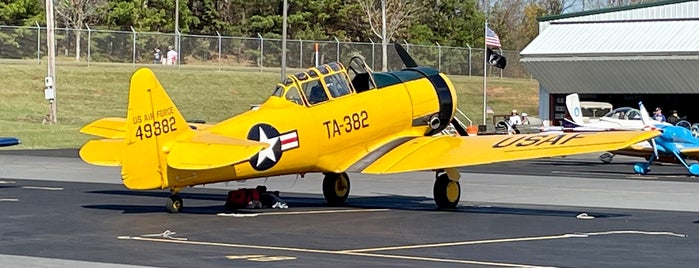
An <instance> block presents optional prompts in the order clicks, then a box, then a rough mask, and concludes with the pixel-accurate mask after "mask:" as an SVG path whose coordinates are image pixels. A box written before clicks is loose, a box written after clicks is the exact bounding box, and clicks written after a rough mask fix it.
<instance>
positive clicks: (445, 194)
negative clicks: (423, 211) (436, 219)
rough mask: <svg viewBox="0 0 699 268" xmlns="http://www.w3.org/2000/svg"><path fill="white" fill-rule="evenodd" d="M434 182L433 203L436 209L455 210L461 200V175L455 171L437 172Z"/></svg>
mask: <svg viewBox="0 0 699 268" xmlns="http://www.w3.org/2000/svg"><path fill="white" fill-rule="evenodd" d="M436 177H437V178H436V180H435V181H434V189H433V192H432V193H433V194H434V202H435V203H436V204H437V207H438V208H443V209H448V208H455V207H456V205H458V204H459V199H460V198H461V185H460V184H459V178H460V177H461V174H459V172H458V171H457V170H456V169H447V170H445V171H438V172H437V176H436Z"/></svg>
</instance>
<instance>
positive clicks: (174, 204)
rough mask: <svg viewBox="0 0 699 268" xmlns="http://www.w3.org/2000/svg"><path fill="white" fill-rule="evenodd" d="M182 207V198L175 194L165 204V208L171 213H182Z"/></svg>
mask: <svg viewBox="0 0 699 268" xmlns="http://www.w3.org/2000/svg"><path fill="white" fill-rule="evenodd" d="M182 205H183V203H182V197H180V195H177V194H173V195H171V196H170V198H169V199H168V200H167V202H166V203H165V208H167V211H168V212H170V213H180V211H182Z"/></svg>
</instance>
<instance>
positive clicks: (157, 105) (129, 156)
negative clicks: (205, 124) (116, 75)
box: [121, 68, 193, 189]
mask: <svg viewBox="0 0 699 268" xmlns="http://www.w3.org/2000/svg"><path fill="white" fill-rule="evenodd" d="M126 120H127V122H126V137H125V142H126V148H125V151H124V153H123V156H122V169H121V175H122V179H123V180H124V185H126V187H128V188H130V189H158V188H167V187H168V180H167V173H166V172H167V161H166V152H167V151H168V150H169V148H170V146H171V145H172V144H171V143H172V141H174V139H175V138H177V137H178V136H181V135H183V134H189V133H192V132H193V131H192V130H191V129H190V128H189V126H188V124H187V122H186V121H185V119H184V117H183V116H182V114H181V113H180V111H179V110H177V108H176V107H175V104H174V103H173V102H172V100H171V99H170V97H169V96H168V95H167V93H166V92H165V89H163V87H162V86H161V85H160V82H158V79H157V78H156V77H155V74H153V72H152V71H151V70H150V69H148V68H141V69H139V70H137V71H136V72H135V73H134V74H133V75H132V76H131V84H130V86H129V104H128V112H127V114H126Z"/></svg>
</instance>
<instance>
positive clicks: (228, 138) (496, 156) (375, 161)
mask: <svg viewBox="0 0 699 268" xmlns="http://www.w3.org/2000/svg"><path fill="white" fill-rule="evenodd" d="M396 50H397V51H398V54H399V56H400V57H401V58H402V60H403V62H404V64H405V66H406V69H404V70H400V71H392V72H373V71H371V69H370V68H369V67H368V66H367V65H366V63H365V62H364V61H363V59H362V58H360V57H354V58H352V59H351V61H350V64H349V65H348V66H347V67H345V66H344V65H342V64H340V63H329V64H324V65H321V66H317V67H312V68H309V69H307V70H306V71H304V72H301V73H298V74H295V75H290V76H288V77H287V79H286V80H285V81H284V82H283V83H280V84H278V85H277V86H276V88H275V89H274V91H273V93H272V95H271V96H270V97H269V98H268V99H267V100H266V101H265V102H264V103H262V104H261V105H260V106H259V107H258V108H257V109H253V110H250V111H247V112H244V113H242V114H240V115H237V116H235V117H232V118H230V119H227V120H225V121H223V122H220V123H218V124H215V125H192V124H189V123H187V122H186V121H185V119H184V118H183V116H182V114H180V112H179V111H178V109H177V108H176V107H175V105H174V104H173V102H172V100H171V99H170V98H169V97H168V95H167V93H166V92H165V90H164V89H163V88H162V86H161V85H160V83H159V82H158V80H157V79H156V77H155V75H154V74H153V72H152V71H151V70H149V69H147V68H142V69H139V70H137V71H136V72H135V73H134V74H133V76H132V78H131V84H130V91H129V102H128V111H127V114H126V118H102V119H99V120H97V121H94V122H92V123H90V124H88V125H86V126H85V127H83V128H82V129H81V132H83V133H86V134H91V135H96V136H100V137H103V138H104V139H99V140H91V141H88V142H87V143H86V144H85V145H84V146H83V147H82V148H81V150H80V156H81V158H82V159H83V160H84V161H86V162H88V163H91V164H95V165H107V166H119V165H120V166H121V167H122V169H121V175H122V180H123V183H124V185H125V186H126V187H127V188H129V189H135V190H150V189H169V190H170V191H171V196H170V198H169V199H168V200H167V202H166V208H167V210H168V211H169V212H171V213H177V212H180V210H181V209H182V206H183V202H182V198H181V197H180V196H179V195H178V193H179V192H180V191H181V190H183V189H184V188H186V187H191V186H194V185H201V184H209V183H216V182H225V181H233V180H245V179H252V178H265V177H271V176H277V175H286V174H301V175H303V174H306V173H311V172H322V173H323V174H324V175H325V177H324V179H323V186H322V189H323V195H324V197H325V200H326V201H327V202H328V203H330V204H342V203H344V202H345V201H346V199H347V197H348V195H349V191H350V180H349V177H348V175H347V173H348V172H350V173H352V172H359V173H366V174H388V173H399V172H410V171H421V170H434V171H435V172H436V180H435V183H434V199H435V202H436V204H437V206H438V207H439V208H454V207H456V205H457V204H458V202H459V199H460V193H461V186H460V184H459V178H460V174H459V172H458V171H457V169H456V168H457V167H460V166H466V165H478V164H486V163H494V162H502V161H512V160H522V159H531V158H539V157H547V156H561V155H570V154H579V153H590V152H599V151H609V150H615V149H621V148H624V147H628V146H630V145H632V144H635V143H637V142H640V141H643V140H647V139H650V138H653V137H655V136H657V135H658V134H659V132H658V131H627V132H604V133H541V134H530V135H513V136H471V137H465V136H451V135H435V134H439V133H440V132H441V131H442V130H443V129H444V128H445V127H446V126H447V125H448V124H449V123H450V122H451V121H452V120H453V118H454V113H455V110H456V103H457V101H456V89H455V88H454V85H453V84H452V83H451V81H450V80H449V78H448V77H447V76H446V75H445V74H442V73H440V72H438V71H437V70H435V69H432V68H428V67H419V66H417V64H415V61H414V60H413V59H412V58H411V57H410V55H408V53H407V52H406V51H405V50H404V49H403V48H402V47H401V46H400V45H396ZM396 183H400V181H396Z"/></svg>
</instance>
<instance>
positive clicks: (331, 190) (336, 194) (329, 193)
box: [323, 173, 350, 205]
mask: <svg viewBox="0 0 699 268" xmlns="http://www.w3.org/2000/svg"><path fill="white" fill-rule="evenodd" d="M349 191H350V179H349V176H347V173H325V178H323V196H324V197H325V201H326V202H328V204H330V205H341V204H344V203H345V201H347V197H348V196H349Z"/></svg>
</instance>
